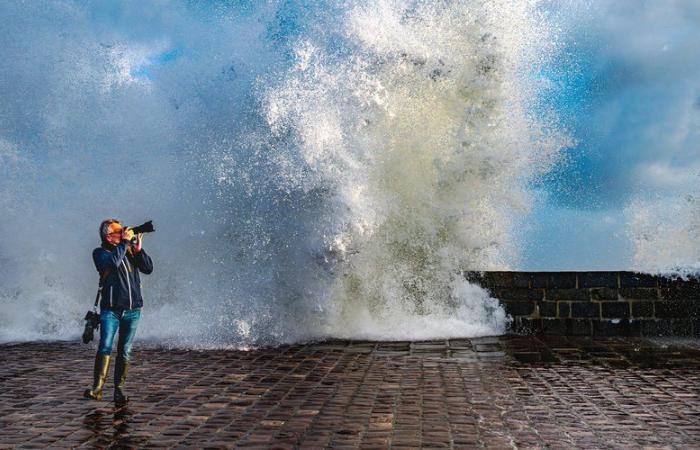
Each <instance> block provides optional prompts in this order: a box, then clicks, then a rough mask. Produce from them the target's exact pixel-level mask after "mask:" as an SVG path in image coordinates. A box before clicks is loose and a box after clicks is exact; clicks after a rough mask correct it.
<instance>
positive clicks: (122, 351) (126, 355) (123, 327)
mask: <svg viewBox="0 0 700 450" xmlns="http://www.w3.org/2000/svg"><path fill="white" fill-rule="evenodd" d="M140 318H141V309H140V308H138V309H130V310H126V311H124V314H123V315H122V318H121V321H120V324H119V343H118V344H117V361H116V364H115V366H114V403H116V404H117V405H124V404H126V403H127V402H128V401H129V397H127V396H126V393H125V392H124V385H125V383H126V374H127V372H128V370H129V360H130V357H131V346H132V344H133V340H134V336H135V335H136V327H137V326H138V324H139V319H140Z"/></svg>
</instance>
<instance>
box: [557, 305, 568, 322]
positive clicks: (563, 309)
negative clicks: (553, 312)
mask: <svg viewBox="0 0 700 450" xmlns="http://www.w3.org/2000/svg"><path fill="white" fill-rule="evenodd" d="M557 308H558V311H557V315H558V316H559V317H562V318H568V317H569V316H571V305H570V304H569V303H567V302H557Z"/></svg>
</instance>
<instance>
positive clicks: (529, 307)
mask: <svg viewBox="0 0 700 450" xmlns="http://www.w3.org/2000/svg"><path fill="white" fill-rule="evenodd" d="M501 304H502V305H503V309H505V311H506V314H510V315H511V316H513V317H516V316H529V315H531V314H532V313H533V312H534V310H535V302H528V301H525V302H522V301H513V300H505V301H502V302H501Z"/></svg>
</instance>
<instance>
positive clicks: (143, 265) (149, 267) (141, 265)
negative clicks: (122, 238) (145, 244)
mask: <svg viewBox="0 0 700 450" xmlns="http://www.w3.org/2000/svg"><path fill="white" fill-rule="evenodd" d="M134 265H135V266H136V267H138V269H139V270H140V271H141V272H142V273H145V274H146V275H148V274H149V273H151V272H153V261H152V260H151V257H150V256H148V254H147V253H146V250H144V249H141V251H139V252H135V253H134Z"/></svg>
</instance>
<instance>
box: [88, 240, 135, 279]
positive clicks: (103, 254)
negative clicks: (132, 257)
mask: <svg viewBox="0 0 700 450" xmlns="http://www.w3.org/2000/svg"><path fill="white" fill-rule="evenodd" d="M128 245H129V241H127V240H122V241H121V242H120V243H119V245H117V246H116V247H114V251H111V252H109V251H107V250H105V249H103V248H96V249H95V251H94V252H92V260H93V261H94V262H95V267H96V268H97V271H98V272H100V273H103V272H104V271H106V270H116V268H117V266H119V264H121V263H122V260H123V259H124V256H125V255H126V249H127V247H128Z"/></svg>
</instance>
